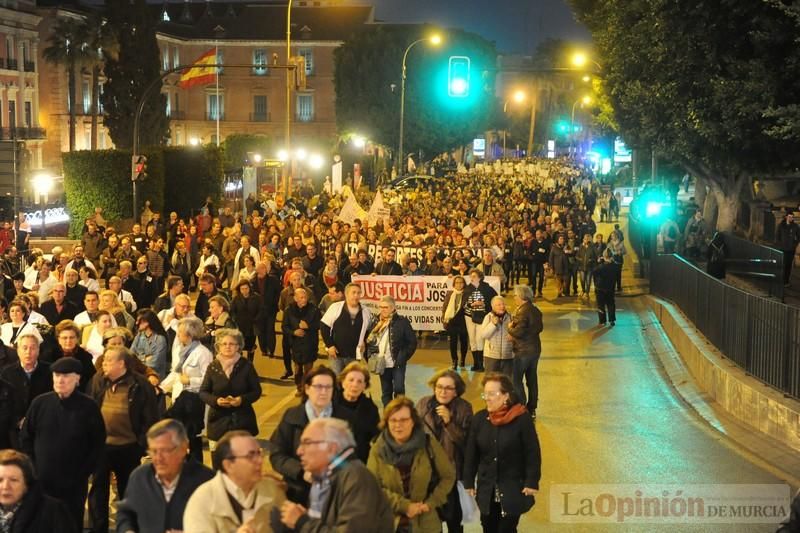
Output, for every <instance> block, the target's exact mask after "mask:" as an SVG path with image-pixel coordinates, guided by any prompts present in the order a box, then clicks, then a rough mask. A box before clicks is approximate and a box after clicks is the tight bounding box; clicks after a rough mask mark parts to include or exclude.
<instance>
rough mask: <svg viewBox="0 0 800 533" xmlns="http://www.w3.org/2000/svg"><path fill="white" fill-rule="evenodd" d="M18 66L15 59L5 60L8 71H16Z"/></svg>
mask: <svg viewBox="0 0 800 533" xmlns="http://www.w3.org/2000/svg"><path fill="white" fill-rule="evenodd" d="M18 64H19V63H18V62H17V60H16V59H6V68H7V69H8V70H17V65H18Z"/></svg>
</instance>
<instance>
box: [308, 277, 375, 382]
mask: <svg viewBox="0 0 800 533" xmlns="http://www.w3.org/2000/svg"><path fill="white" fill-rule="evenodd" d="M371 318H372V314H371V313H370V312H369V309H367V308H366V307H364V306H363V305H361V286H360V285H358V284H357V283H349V284H348V285H347V286H346V287H345V288H344V301H341V302H334V303H333V304H331V306H330V307H329V308H328V310H327V311H325V315H324V316H323V317H322V322H321V323H320V332H321V333H322V341H323V342H324V343H325V348H326V350H327V352H328V358H329V359H330V362H331V367H332V368H333V369H334V372H336V373H337V374H341V372H342V370H344V367H346V366H347V365H349V364H350V363H352V362H353V361H355V360H356V359H358V360H359V361H363V359H364V339H365V338H366V336H367V328H368V327H369V322H370V319H371Z"/></svg>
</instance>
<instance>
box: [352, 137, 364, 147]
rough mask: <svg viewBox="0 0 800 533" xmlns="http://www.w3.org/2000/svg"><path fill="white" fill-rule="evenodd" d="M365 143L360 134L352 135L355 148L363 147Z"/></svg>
mask: <svg viewBox="0 0 800 533" xmlns="http://www.w3.org/2000/svg"><path fill="white" fill-rule="evenodd" d="M366 145H367V140H366V139H365V138H364V137H362V136H360V135H356V136H355V137H353V146H355V147H356V148H364V147H365V146H366Z"/></svg>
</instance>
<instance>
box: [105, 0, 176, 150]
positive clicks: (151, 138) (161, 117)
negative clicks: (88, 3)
mask: <svg viewBox="0 0 800 533" xmlns="http://www.w3.org/2000/svg"><path fill="white" fill-rule="evenodd" d="M106 16H107V21H108V22H107V24H108V25H109V31H111V32H113V34H114V35H116V37H117V41H118V42H119V52H118V53H117V54H115V53H112V51H111V50H109V49H104V50H103V56H104V58H105V69H104V71H105V75H106V79H107V81H106V83H105V85H104V86H103V89H104V90H103V95H102V97H101V100H102V102H103V108H104V111H105V125H106V127H107V128H108V131H109V134H110V135H111V139H112V140H113V141H114V144H115V145H116V146H117V147H118V148H129V147H131V146H132V143H133V120H134V116H135V114H136V108H137V106H138V104H139V101H140V99H141V98H142V96H143V95H144V91H145V89H146V88H147V86H148V85H149V84H150V83H151V82H152V81H153V80H157V79H159V77H160V76H161V71H160V60H159V59H160V54H159V50H158V43H157V41H156V32H155V20H154V19H153V17H152V16H151V13H150V11H149V10H148V8H147V3H146V2H145V1H144V0H135V1H134V2H130V1H129V0H112V1H109V2H106ZM139 131H140V146H156V145H161V144H164V141H165V139H166V138H167V135H168V134H169V119H168V118H167V114H166V100H165V99H164V95H163V94H161V91H160V85H159V86H158V87H156V88H155V89H154V90H153V91H152V92H151V93H150V96H149V97H148V99H147V101H146V103H145V106H144V111H143V113H142V117H141V122H140V128H139Z"/></svg>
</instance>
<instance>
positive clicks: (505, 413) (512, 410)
mask: <svg viewBox="0 0 800 533" xmlns="http://www.w3.org/2000/svg"><path fill="white" fill-rule="evenodd" d="M527 413H528V410H527V409H525V406H524V405H522V404H521V403H515V404H514V405H512V406H511V407H509V406H507V405H504V406H503V407H501V408H500V409H498V410H497V411H495V412H493V413H489V422H491V423H492V425H493V426H505V425H506V424H510V423H511V421H513V420H514V419H515V418H517V417H518V416H521V415H523V414H527Z"/></svg>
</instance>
